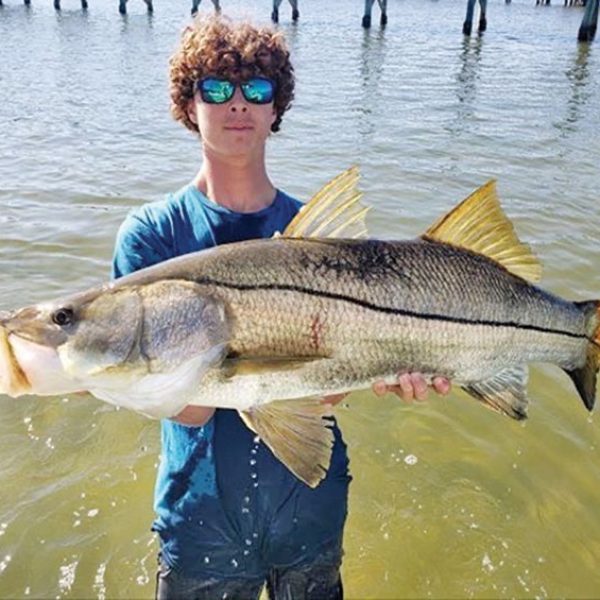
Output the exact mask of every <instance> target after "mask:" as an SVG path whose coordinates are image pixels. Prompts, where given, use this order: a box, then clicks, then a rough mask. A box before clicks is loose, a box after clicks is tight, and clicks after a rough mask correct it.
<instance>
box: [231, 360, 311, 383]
mask: <svg viewBox="0 0 600 600" xmlns="http://www.w3.org/2000/svg"><path fill="white" fill-rule="evenodd" d="M322 359H323V357H322V356H317V357H313V356H284V357H280V358H272V357H252V358H227V359H225V360H224V361H223V364H222V367H221V368H222V370H223V373H224V374H225V377H227V378H229V377H234V376H244V375H260V374H266V373H282V374H283V373H285V372H289V371H295V370H296V369H301V368H302V367H305V366H306V365H307V364H309V363H311V362H313V361H315V360H322Z"/></svg>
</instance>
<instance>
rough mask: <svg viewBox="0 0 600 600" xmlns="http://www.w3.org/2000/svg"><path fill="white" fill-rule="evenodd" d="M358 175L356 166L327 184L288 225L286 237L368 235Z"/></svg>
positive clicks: (361, 237)
mask: <svg viewBox="0 0 600 600" xmlns="http://www.w3.org/2000/svg"><path fill="white" fill-rule="evenodd" d="M358 179H359V172H358V167H356V166H355V167H351V168H350V169H348V170H346V171H344V172H343V173H341V174H340V175H338V176H337V177H335V178H334V179H332V180H331V181H330V182H329V183H327V184H326V185H324V186H323V188H321V190H319V191H318V192H317V193H316V194H315V195H314V196H313V197H312V198H311V199H310V200H309V201H308V202H307V203H306V204H305V205H304V206H303V207H302V209H301V210H300V212H299V213H298V214H297V215H296V216H295V217H294V219H293V220H292V221H291V223H290V224H289V225H288V226H287V227H286V229H285V231H284V232H283V234H282V235H283V237H294V238H308V237H317V238H341V237H344V238H356V239H363V238H366V237H367V226H366V223H365V215H366V213H367V211H368V210H369V209H368V208H367V207H365V206H364V205H362V204H361V203H360V198H361V196H362V194H361V193H360V192H359V191H358V190H357V189H356V186H357V184H358Z"/></svg>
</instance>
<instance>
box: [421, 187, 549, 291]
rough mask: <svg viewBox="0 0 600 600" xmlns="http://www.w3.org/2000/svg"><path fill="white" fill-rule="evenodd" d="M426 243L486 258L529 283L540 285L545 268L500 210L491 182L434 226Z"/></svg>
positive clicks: (430, 229) (424, 236) (428, 232)
mask: <svg viewBox="0 0 600 600" xmlns="http://www.w3.org/2000/svg"><path fill="white" fill-rule="evenodd" d="M423 238H424V239H431V240H435V241H438V242H444V243H447V244H452V245H453V246H459V247H461V248H466V249H468V250H471V251H472V252H476V253H477V254H483V255H485V256H487V257H488V258H491V259H493V260H495V261H496V262H498V263H500V264H501V265H502V266H503V267H504V268H506V269H507V270H508V271H510V272H511V273H513V274H515V275H518V276H519V277H522V278H523V279H526V280H527V281H531V282H536V281H539V280H540V278H541V275H542V267H541V265H540V262H539V261H538V259H537V258H536V257H535V256H534V254H533V252H532V250H531V248H530V247H529V246H528V245H527V244H523V243H521V242H520V241H519V238H518V237H517V234H516V233H515V230H514V227H513V225H512V223H511V222H510V220H509V219H508V217H507V216H506V214H505V213H504V211H503V210H502V207H501V206H500V202H499V200H498V196H497V193H496V182H495V181H494V180H490V181H488V182H487V183H486V184H484V185H482V186H481V187H480V188H479V189H477V190H475V192H473V193H472V194H471V195H470V196H469V197H468V198H466V199H465V200H463V201H462V202H461V203H460V204H459V205H458V206H457V207H455V208H454V209H453V210H451V211H450V212H449V213H448V214H447V215H445V216H444V217H442V218H441V219H439V220H438V221H437V222H436V223H434V224H433V225H432V226H431V227H430V228H429V229H428V230H427V231H426V232H425V234H424V235H423Z"/></svg>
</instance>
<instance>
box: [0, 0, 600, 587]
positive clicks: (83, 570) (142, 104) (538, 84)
mask: <svg viewBox="0 0 600 600" xmlns="http://www.w3.org/2000/svg"><path fill="white" fill-rule="evenodd" d="M222 4H223V6H224V8H225V10H226V11H229V12H232V13H234V14H238V15H239V14H255V15H262V16H263V17H267V16H268V14H269V6H268V5H269V2H266V1H265V2H262V1H261V2H260V3H259V2H256V3H253V4H252V6H251V8H248V7H247V6H248V5H247V3H243V2H241V0H223V1H222ZM330 4H331V3H324V2H323V3H321V2H319V3H317V2H315V1H314V0H313V1H312V2H311V1H309V0H306V1H305V2H301V4H300V8H301V13H302V15H301V21H300V23H299V24H298V26H296V27H293V26H291V25H289V24H288V23H287V19H288V18H289V14H287V7H285V10H284V9H282V22H283V25H282V28H283V29H284V31H285V32H286V33H287V35H288V37H289V40H290V44H291V46H292V50H293V54H294V58H295V64H296V70H297V75H298V90H297V99H296V101H295V106H294V109H293V110H292V111H291V113H290V114H289V116H286V118H285V119H284V123H283V131H282V132H281V133H280V134H278V135H277V136H274V139H273V140H272V141H271V143H270V150H269V164H270V168H271V171H272V174H273V177H274V179H275V180H276V182H277V183H278V184H279V185H280V186H281V187H282V188H284V189H286V190H287V191H288V192H290V193H292V194H295V195H297V196H299V197H301V198H308V197H309V196H310V194H311V193H312V192H314V191H315V190H316V189H318V187H319V186H320V185H321V184H323V183H324V182H325V181H327V180H328V179H329V178H331V177H332V176H333V175H335V174H336V173H337V172H339V171H341V170H342V169H344V168H346V167H347V166H349V165H350V164H358V165H360V167H361V169H362V171H363V174H364V179H363V183H362V188H363V190H364V191H365V194H366V200H367V202H368V203H370V204H372V205H373V206H374V207H375V210H374V211H372V216H371V219H370V228H371V231H372V233H373V235H375V236H377V237H395V238H401V237H410V236H413V235H416V234H417V233H420V232H421V231H423V230H424V229H425V228H426V227H427V226H428V225H429V224H430V223H431V222H432V221H433V220H434V219H435V218H437V217H438V216H439V215H440V214H442V213H443V212H444V211H446V210H447V209H448V208H449V207H450V206H452V205H453V204H454V203H455V202H457V201H458V200H459V199H461V198H462V197H464V196H465V195H467V194H468V193H469V192H470V191H471V190H472V189H473V188H474V187H476V186H477V185H479V184H481V183H483V182H484V181H485V180H486V179H488V178H489V177H496V178H498V180H499V184H498V185H499V192H500V195H501V197H502V199H503V202H504V206H505V207H506V210H507V212H508V213H509V214H510V215H511V216H512V217H513V218H514V221H515V224H516V227H517V229H518V231H519V234H520V235H521V237H522V238H523V239H524V240H527V241H529V242H530V243H531V244H532V246H533V247H534V249H535V251H536V252H537V254H538V255H539V256H540V258H541V259H542V261H543V263H544V265H545V272H544V286H545V287H547V288H548V289H550V290H552V291H554V292H557V293H559V294H562V295H564V296H566V297H569V298H575V299H585V298H593V297H600V279H599V277H598V269H599V267H600V239H599V232H600V211H599V204H598V197H599V192H600V171H599V164H600V163H599V161H598V157H599V156H600V135H599V134H600V101H599V98H600V58H599V54H598V52H599V48H600V46H598V44H596V45H593V44H592V45H591V46H579V47H578V46H577V44H576V42H575V39H576V32H577V28H578V26H579V22H580V20H581V15H582V13H581V11H580V10H579V9H563V8H562V7H559V6H554V7H544V8H535V7H534V6H533V4H534V3H533V2H523V3H519V2H513V3H512V4H511V5H509V6H507V5H505V4H504V3H503V2H493V3H491V4H490V6H489V15H488V22H489V31H488V32H487V33H486V34H485V36H484V37H482V38H477V37H473V38H471V39H467V40H465V39H463V37H462V35H461V33H460V31H461V26H462V20H463V18H464V9H465V6H464V3H463V2H462V1H458V0H456V1H454V0H448V1H446V2H444V3H438V2H428V1H417V0H405V1H393V0H390V2H389V13H390V23H389V26H388V27H387V29H386V30H385V31H381V30H379V29H378V27H375V28H373V30H372V31H370V32H368V33H365V32H363V31H362V30H361V28H360V26H359V24H360V17H361V10H362V4H363V3H362V2H360V1H358V0H340V1H339V2H336V3H335V8H332V7H331V6H330ZM63 7H64V10H63V12H62V13H61V14H60V15H56V14H55V13H54V11H53V10H52V8H51V6H50V3H49V2H44V3H42V2H41V1H40V2H36V0H34V6H33V7H32V8H31V9H30V10H26V9H25V8H24V7H23V6H22V5H21V4H20V3H19V2H18V1H17V0H5V6H4V8H3V9H2V10H0V40H2V64H1V65H0V134H1V135H0V290H2V292H1V296H0V309H6V308H11V307H15V306H18V305H22V304H26V303H29V302H32V301H37V300H42V299H45V298H50V297H52V296H55V295H58V294H61V293H63V292H67V291H72V290H75V289H80V288H83V287H85V286H87V285H91V284H93V283H96V282H99V281H101V280H103V279H105V278H106V277H107V273H108V270H109V262H110V255H111V251H112V245H113V240H114V235H115V232H116V229H117V227H118V225H119V223H120V222H121V220H122V219H123V217H124V216H125V214H126V212H127V210H128V209H129V208H130V207H132V206H135V205H138V204H140V203H142V202H145V201H149V200H154V199H158V198H161V197H162V196H163V195H164V194H165V193H167V192H169V191H173V190H175V189H177V188H178V187H180V186H181V185H183V184H184V183H186V182H187V181H188V180H189V179H190V178H191V177H192V175H193V174H194V172H195V169H196V168H197V163H198V157H199V152H198V147H197V145H196V142H195V141H194V140H193V139H192V137H191V136H190V135H188V134H187V132H185V131H184V130H183V129H182V128H180V127H178V126H177V125H176V124H174V123H172V122H171V120H170V118H169V115H168V98H167V92H166V68H167V67H166V65H167V59H168V55H169V53H170V52H171V50H172V49H173V48H174V46H175V44H176V40H177V34H178V31H179V30H180V29H181V27H182V26H183V24H184V23H185V20H186V13H187V10H188V6H187V4H186V3H185V2H183V3H180V4H179V5H177V6H173V7H170V8H167V7H166V6H162V5H159V4H158V3H156V4H155V7H156V11H155V16H154V18H152V19H149V18H148V17H147V16H146V15H145V14H144V12H143V8H144V5H143V4H142V3H141V2H135V1H134V0H132V1H131V2H130V7H129V8H130V15H129V16H128V17H127V18H126V19H122V18H120V17H119V15H118V14H116V6H115V5H114V4H113V3H109V2H106V1H105V0H102V2H100V1H98V2H94V1H93V0H91V6H90V11H89V12H88V14H87V15H84V14H82V13H81V12H80V11H79V9H78V7H77V3H76V2H75V0H64V1H63ZM283 17H284V18H283ZM529 391H530V396H531V398H532V404H533V406H532V408H531V411H530V417H531V418H530V420H529V421H528V422H527V423H525V424H520V423H513V422H510V421H509V420H508V419H503V418H501V417H499V416H497V415H495V414H492V413H490V412H488V411H486V410H484V409H483V408H481V407H480V406H479V405H477V403H475V402H473V401H472V400H470V399H468V398H466V397H465V396H463V395H461V394H460V392H457V393H455V394H453V395H452V397H451V398H450V399H447V400H441V399H436V398H432V399H431V400H430V401H429V402H427V403H425V404H412V405H407V404H402V403H400V402H399V401H397V400H395V399H394V398H386V399H374V398H372V397H370V396H368V395H360V394H358V395H356V396H355V397H353V398H352V399H351V400H350V401H349V403H348V406H346V407H341V408H340V410H339V411H338V412H339V420H340V423H341V426H342V429H343V432H344V436H345V438H346V440H347V442H348V445H349V448H350V457H351V463H352V471H353V474H354V481H353V483H352V486H351V498H350V516H349V520H348V526H347V529H346V541H345V549H346V557H345V563H344V579H345V588H346V592H347V595H348V597H351V598H357V597H361V598H362V597H368V598H399V597H412V598H417V597H418V598H422V597H433V598H448V597H452V598H459V597H461V598H462V597H477V598H479V597H481V598H496V597H542V598H543V597H557V596H568V597H580V598H583V597H587V598H589V597H599V596H600V569H599V565H600V514H599V513H598V509H597V507H598V505H599V504H600V454H599V449H600V429H599V427H598V423H597V418H595V417H593V416H592V417H590V416H588V414H587V413H586V411H585V409H584V408H583V406H582V405H581V403H580V401H579V400H578V398H577V396H576V393H575V391H574V389H573V388H572V384H571V383H570V381H569V380H568V378H567V377H566V376H565V375H564V374H562V373H561V372H560V371H559V370H558V369H556V368H553V367H549V366H536V367H535V368H533V370H532V375H531V380H530V385H529ZM0 410H1V414H2V416H3V418H2V419H1V420H0V597H3V598H14V597H48V598H50V597H52V598H54V597H65V598H84V597H85V598H109V597H111V598H112V597H119V598H142V597H144V598H150V597H152V594H153V590H154V565H155V553H156V545H155V541H154V540H153V537H152V535H151V533H150V532H149V525H150V522H151V519H152V506H151V504H152V488H153V484H154V471H155V468H156V464H157V461H158V454H159V445H158V427H157V425H156V424H155V423H153V422H150V421H147V420H146V419H144V418H142V417H139V416H137V415H134V414H132V413H128V412H126V411H117V410H115V409H113V408H112V407H109V406H108V405H105V404H102V403H100V402H99V401H96V400H94V399H93V398H88V397H73V398H70V399H68V400H67V399H62V398H56V399H34V398H31V399H29V398H26V399H21V400H12V399H9V398H6V397H0Z"/></svg>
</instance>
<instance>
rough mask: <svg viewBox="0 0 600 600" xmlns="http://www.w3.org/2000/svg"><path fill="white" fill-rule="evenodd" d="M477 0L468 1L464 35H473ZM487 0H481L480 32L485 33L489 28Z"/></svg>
mask: <svg viewBox="0 0 600 600" xmlns="http://www.w3.org/2000/svg"><path fill="white" fill-rule="evenodd" d="M476 2H477V0H468V1H467V14H466V16H465V22H464V23H463V35H471V30H472V29H473V15H474V14H475V3H476ZM486 10H487V0H479V27H478V31H479V33H483V32H484V31H485V30H486V29H487V18H486Z"/></svg>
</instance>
